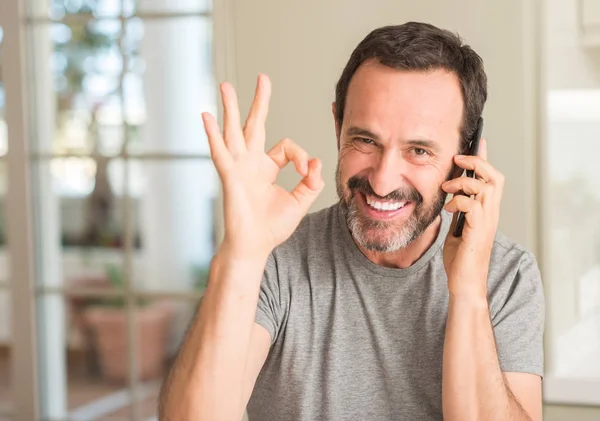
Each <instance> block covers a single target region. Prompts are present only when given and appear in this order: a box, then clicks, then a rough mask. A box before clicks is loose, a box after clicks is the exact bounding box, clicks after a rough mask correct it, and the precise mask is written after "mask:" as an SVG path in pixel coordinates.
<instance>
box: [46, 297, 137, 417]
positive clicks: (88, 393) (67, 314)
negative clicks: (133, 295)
mask: <svg viewBox="0 0 600 421" xmlns="http://www.w3.org/2000/svg"><path fill="white" fill-rule="evenodd" d="M118 301H120V302H122V301H123V300H118V299H115V298H101V297H94V298H81V297H74V296H69V295H67V296H66V297H64V296H62V295H60V294H44V295H42V296H40V297H39V299H38V303H37V305H38V308H37V310H38V314H39V317H38V326H39V338H38V339H39V345H38V346H39V355H40V360H41V370H40V391H41V396H40V399H41V402H40V404H41V411H42V416H43V417H44V419H90V420H91V419H104V418H103V416H104V415H105V414H107V413H108V412H110V411H111V408H112V407H113V406H114V405H115V401H116V402H118V401H120V400H122V399H123V398H127V397H128V396H129V391H128V387H127V381H126V380H122V379H115V378H113V377H111V376H109V375H108V374H107V371H106V367H105V365H104V360H103V359H102V350H101V346H100V344H101V341H102V335H104V334H105V333H104V331H101V330H99V329H98V327H97V326H98V323H102V315H103V313H102V311H103V310H110V309H112V308H114V307H115V306H118ZM99 319H100V321H98V320H99ZM116 352H117V353H118V355H119V358H121V359H126V357H127V353H126V350H120V349H119V350H116Z"/></svg>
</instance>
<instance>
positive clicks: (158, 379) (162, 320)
mask: <svg viewBox="0 0 600 421" xmlns="http://www.w3.org/2000/svg"><path fill="white" fill-rule="evenodd" d="M197 306H198V303H197V302H196V301H195V300H182V301H179V300H165V299H161V300H153V301H150V302H147V303H144V307H142V308H141V309H140V310H139V311H138V314H137V318H136V330H137V332H138V334H139V342H138V344H137V349H136V353H135V360H136V362H137V370H138V378H139V382H140V383H139V385H140V389H139V391H138V402H139V404H138V408H137V410H138V411H139V413H140V415H141V416H140V419H142V420H150V419H154V417H156V409H157V404H158V401H157V398H158V394H159V391H160V386H161V384H162V381H163V379H164V376H165V375H166V373H167V372H168V370H169V368H170V366H171V364H172V363H173V361H174V359H175V357H176V353H177V350H178V349H179V347H180V345H181V342H182V341H183V338H184V335H185V332H186V329H187V327H188V325H189V323H190V321H191V320H192V319H193V317H194V314H195V312H196V309H197Z"/></svg>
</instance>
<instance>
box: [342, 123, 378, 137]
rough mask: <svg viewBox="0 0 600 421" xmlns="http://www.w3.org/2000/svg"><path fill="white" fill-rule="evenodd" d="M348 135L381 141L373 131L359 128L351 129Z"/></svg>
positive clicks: (353, 127)
mask: <svg viewBox="0 0 600 421" xmlns="http://www.w3.org/2000/svg"><path fill="white" fill-rule="evenodd" d="M346 135H348V136H361V137H368V138H369V139H373V140H379V136H377V135H376V134H375V133H373V132H372V131H370V130H367V129H363V128H361V127H357V126H351V127H349V128H348V130H346Z"/></svg>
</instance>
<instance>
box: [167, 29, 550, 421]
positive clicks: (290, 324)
mask: <svg viewBox="0 0 600 421" xmlns="http://www.w3.org/2000/svg"><path fill="white" fill-rule="evenodd" d="M270 89H271V88H270V82H269V79H268V78H267V77H266V76H264V75H261V76H259V79H258V84H257V89H256V94H255V98H254V102H253V104H252V108H251V111H250V114H249V117H248V119H247V121H246V122H245V124H244V125H243V127H242V123H241V121H240V115H239V110H238V104H237V99H236V95H235V92H234V90H233V88H232V86H231V85H230V84H227V83H224V84H222V85H221V95H222V98H223V104H224V110H225V114H224V127H223V133H221V132H220V129H219V127H218V125H217V123H216V121H215V119H214V118H213V117H212V116H210V115H208V114H204V115H203V119H204V124H205V127H206V131H207V134H208V138H209V142H210V147H211V154H212V158H213V161H214V164H215V166H216V169H217V171H218V173H219V176H220V179H221V182H222V186H223V194H224V221H225V237H224V240H223V242H222V244H221V245H220V247H219V249H218V251H217V253H216V255H215V256H214V259H213V261H212V264H211V271H210V278H209V283H208V288H207V290H206V294H205V296H204V299H203V302H202V305H201V306H200V309H199V312H198V314H197V316H196V317H195V319H194V321H193V324H192V325H191V327H190V329H189V331H188V333H187V336H186V339H185V341H184V343H183V346H182V349H181V351H180V354H179V356H178V358H177V360H176V362H175V364H174V366H173V368H172V369H171V372H170V373H169V376H168V377H167V380H166V382H165V384H164V386H163V389H162V392H161V398H160V409H159V413H160V419H161V420H165V421H166V420H173V421H175V420H177V421H182V420H198V421H212V420H232V421H233V420H235V421H239V420H241V418H242V416H243V412H244V409H245V408H246V407H247V409H248V414H249V416H250V420H251V421H286V420H290V421H292V420H293V421H296V420H298V421H309V420H311V421H329V420H331V421H333V420H361V421H380V420H407V421H429V420H442V419H443V420H445V421H459V420H460V421H471V420H473V421H475V420H478V421H481V420H486V421H493V420H497V421H508V420H510V421H521V420H533V421H539V420H541V419H542V416H541V412H542V410H541V376H542V374H543V357H542V337H543V325H544V300H543V291H542V283H541V280H540V275H539V271H538V268H537V263H536V261H535V258H534V257H533V256H532V254H531V253H529V252H527V251H526V250H524V249H523V248H522V247H520V246H519V245H517V244H515V243H514V242H513V241H511V240H509V239H507V238H506V237H504V236H503V235H501V234H499V233H497V232H496V230H497V225H498V218H499V209H500V201H501V197H502V188H503V184H504V177H503V176H502V174H500V173H499V172H498V171H497V170H496V169H495V168H494V167H493V166H492V165H491V164H490V163H489V162H488V161H487V148H486V143H485V140H482V143H481V146H480V151H479V155H478V156H465V153H466V151H467V150H468V145H469V140H470V139H471V138H473V136H474V134H475V133H476V126H477V122H478V120H479V117H480V115H481V113H482V110H483V106H484V103H485V101H486V97H487V81H486V75H485V72H484V68H483V63H482V60H481V58H480V57H479V56H478V55H477V54H476V53H475V52H474V51H473V50H472V49H471V48H470V47H468V46H466V45H463V43H462V41H461V39H460V38H459V37H458V36H456V35H455V34H453V33H450V32H448V31H445V30H441V29H439V28H436V27H434V26H432V25H429V24H424V23H416V22H409V23H406V24H404V25H398V26H388V27H383V28H379V29H376V30H374V31H373V32H371V33H370V34H368V36H367V37H366V38H365V39H364V40H362V42H360V44H359V45H358V46H357V48H356V49H355V50H354V52H353V53H352V56H351V57H350V60H349V61H348V64H347V65H346V67H345V69H344V70H343V72H342V75H341V77H340V79H339V81H338V83H337V87H336V92H335V102H334V104H333V119H334V122H335V134H336V139H337V147H338V151H339V155H338V167H337V172H336V186H337V192H338V196H339V202H338V203H336V204H335V205H333V206H331V207H329V208H327V209H324V210H321V211H319V212H316V213H312V214H310V215H306V214H307V212H308V210H309V208H310V206H311V205H312V203H313V202H314V200H315V198H316V197H317V195H318V194H319V193H320V192H321V190H322V188H323V185H324V184H323V180H322V177H321V164H320V162H319V160H318V159H316V158H312V159H311V158H310V157H309V156H308V154H307V153H306V152H305V151H304V150H302V149H301V148H300V146H298V145H297V144H295V143H293V142H292V141H291V140H288V139H286V140H283V141H281V142H279V143H278V144H277V145H275V146H274V147H273V148H272V149H271V150H270V151H269V152H268V153H265V152H264V145H265V120H266V118H267V109H268V105H269V98H270V92H271V91H270ZM298 118H303V117H302V116H298ZM306 124H310V121H307V122H306ZM496 141H498V142H501V141H502V140H501V139H498V140H496ZM290 161H291V162H293V165H294V166H295V168H296V170H297V171H298V173H299V174H300V175H301V176H302V177H303V179H302V180H301V182H300V183H299V184H298V186H297V187H296V188H295V190H293V191H292V192H287V191H286V190H284V189H282V188H281V187H279V186H277V185H276V184H274V183H275V179H276V176H277V174H278V172H279V170H280V169H281V168H283V167H284V166H286V165H287V164H288V163H289V162H290ZM465 169H466V170H474V172H475V175H476V177H475V178H470V177H460V175H461V173H462V171H463V170H465ZM461 192H463V193H465V194H456V193H461ZM447 194H453V196H452V200H450V201H446V196H447ZM459 211H460V212H464V213H465V215H466V221H465V225H464V230H463V233H462V236H455V235H454V233H453V230H454V225H456V214H457V213H458V212H459ZM452 214H454V215H455V216H454V218H453V217H452Z"/></svg>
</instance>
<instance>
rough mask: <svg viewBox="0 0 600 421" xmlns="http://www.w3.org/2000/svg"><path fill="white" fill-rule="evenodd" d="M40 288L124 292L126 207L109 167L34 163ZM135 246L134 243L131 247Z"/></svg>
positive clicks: (87, 161)
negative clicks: (120, 290) (123, 268)
mask: <svg viewBox="0 0 600 421" xmlns="http://www.w3.org/2000/svg"><path fill="white" fill-rule="evenodd" d="M32 165H33V169H34V171H33V178H32V181H33V187H34V192H35V194H36V195H35V200H34V215H35V217H36V219H35V222H36V223H35V224H34V229H35V231H34V234H35V238H36V241H35V245H36V247H37V253H38V256H39V260H38V265H39V266H40V269H41V268H44V269H43V270H40V271H39V272H38V284H39V285H40V286H42V287H47V288H66V289H67V290H74V289H82V288H122V287H123V280H122V276H120V272H121V268H122V267H123V262H124V253H123V250H124V241H125V238H124V232H125V228H124V226H125V222H124V219H125V202H124V200H123V197H122V195H120V194H119V192H116V191H115V188H114V185H115V184H116V183H115V182H114V180H112V179H111V178H110V176H109V170H108V168H109V167H110V163H109V162H105V161H103V160H94V159H91V158H66V159H63V158H59V159H54V160H34V161H33V164H32ZM134 245H135V244H134Z"/></svg>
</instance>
